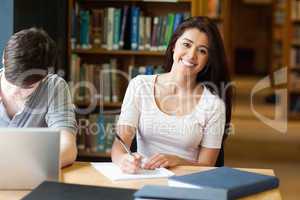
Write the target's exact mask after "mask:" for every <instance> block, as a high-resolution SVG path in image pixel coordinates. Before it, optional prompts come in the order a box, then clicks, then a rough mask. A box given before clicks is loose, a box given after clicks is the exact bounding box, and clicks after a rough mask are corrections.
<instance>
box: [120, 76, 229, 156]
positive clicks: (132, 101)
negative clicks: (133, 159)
mask: <svg viewBox="0 0 300 200" xmlns="http://www.w3.org/2000/svg"><path fill="white" fill-rule="evenodd" d="M156 76H157V75H139V76H137V77H135V78H134V79H132V80H131V81H130V82H129V86H128V88H127V90H126V94H125V97H124V100H123V104H122V108H121V114H120V117H119V121H118V125H128V126H131V127H135V128H136V129H137V151H138V153H140V154H141V155H143V156H145V157H150V156H152V155H154V154H156V153H164V154H172V155H177V156H179V157H182V158H185V159H188V160H193V161H197V160H198V154H199V147H200V146H203V147H206V148H214V149H219V148H221V144H222V137H223V133H224V127H225V104H224V102H223V101H222V100H221V99H220V98H219V97H218V96H217V95H214V94H212V93H211V92H210V91H209V90H208V89H207V88H206V87H204V90H203V92H202V95H201V98H200V100H199V102H198V104H197V105H196V106H195V108H194V110H193V111H192V112H191V113H189V114H186V115H183V116H175V115H169V114H166V113H164V112H162V111H161V110H160V109H159V108H158V106H157V104H156V101H155V98H154V84H155V80H156Z"/></svg>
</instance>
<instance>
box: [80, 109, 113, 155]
mask: <svg viewBox="0 0 300 200" xmlns="http://www.w3.org/2000/svg"><path fill="white" fill-rule="evenodd" d="M77 117H78V119H77V120H78V134H77V148H78V150H79V151H85V152H100V153H109V152H111V147H112V144H113V141H114V138H115V133H116V124H117V120H118V117H119V115H114V114H103V113H100V114H90V115H82V116H80V115H79V116H77Z"/></svg>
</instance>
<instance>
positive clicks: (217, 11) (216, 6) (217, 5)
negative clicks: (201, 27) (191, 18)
mask: <svg viewBox="0 0 300 200" xmlns="http://www.w3.org/2000/svg"><path fill="white" fill-rule="evenodd" d="M207 3H208V6H207V16H208V17H210V18H218V17H221V14H222V13H221V12H222V0H209V1H208V2H207Z"/></svg>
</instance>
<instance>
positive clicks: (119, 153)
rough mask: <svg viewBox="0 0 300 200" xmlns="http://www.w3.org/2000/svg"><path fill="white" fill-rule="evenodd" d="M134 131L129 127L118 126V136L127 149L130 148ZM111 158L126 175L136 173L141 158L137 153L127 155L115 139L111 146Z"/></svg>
mask: <svg viewBox="0 0 300 200" xmlns="http://www.w3.org/2000/svg"><path fill="white" fill-rule="evenodd" d="M135 131H136V129H135V128H133V127H131V126H127V125H119V126H118V131H117V132H118V135H119V136H120V137H121V139H122V140H123V141H124V143H125V145H126V146H127V147H128V148H130V146H131V143H132V139H133V138H134V135H135ZM111 158H112V161H113V162H114V163H115V164H117V165H119V166H120V168H121V170H122V171H124V172H127V173H136V172H137V171H138V170H139V169H140V167H141V159H142V157H141V156H140V155H139V154H137V153H134V154H132V155H130V154H128V153H127V152H126V150H125V149H124V148H123V147H122V145H121V144H120V142H119V141H118V140H117V139H115V140H114V143H113V146H112V152H111Z"/></svg>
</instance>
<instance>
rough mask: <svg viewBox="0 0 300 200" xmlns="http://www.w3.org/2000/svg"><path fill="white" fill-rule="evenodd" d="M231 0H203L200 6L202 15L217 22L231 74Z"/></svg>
mask: <svg viewBox="0 0 300 200" xmlns="http://www.w3.org/2000/svg"><path fill="white" fill-rule="evenodd" d="M231 3H232V2H231V0H203V1H201V3H200V4H201V6H200V7H201V8H202V12H201V13H203V15H206V16H208V17H209V18H211V19H212V20H214V22H215V23H216V24H217V26H218V28H219V30H220V32H221V34H222V37H223V42H224V46H225V51H226V55H227V59H228V63H229V64H228V66H229V71H230V73H231V74H232V75H234V74H233V72H234V69H233V67H232V63H233V61H232V46H231V42H230V37H231V35H230V32H231V28H230V27H231V21H232V20H231V15H230V13H231Z"/></svg>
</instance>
